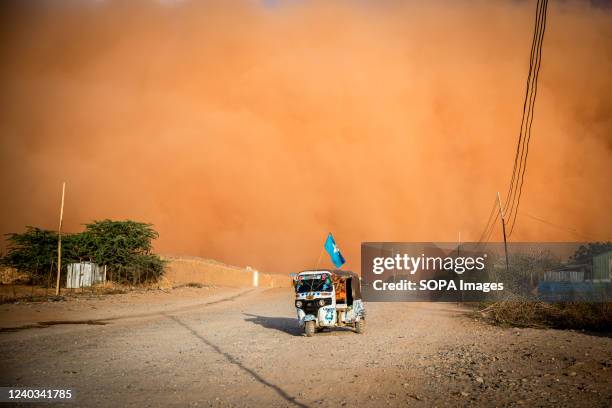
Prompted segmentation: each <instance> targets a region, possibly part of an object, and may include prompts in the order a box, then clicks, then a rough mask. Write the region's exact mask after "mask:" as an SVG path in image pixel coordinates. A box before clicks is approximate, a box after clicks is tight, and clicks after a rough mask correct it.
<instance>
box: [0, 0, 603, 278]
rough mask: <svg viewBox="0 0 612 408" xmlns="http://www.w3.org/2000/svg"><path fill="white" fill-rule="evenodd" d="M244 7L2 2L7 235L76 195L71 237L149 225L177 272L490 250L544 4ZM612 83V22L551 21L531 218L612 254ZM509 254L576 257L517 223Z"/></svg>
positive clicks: (546, 232)
mask: <svg viewBox="0 0 612 408" xmlns="http://www.w3.org/2000/svg"><path fill="white" fill-rule="evenodd" d="M126 3H129V4H126ZM227 3H230V2H206V3H204V4H203V2H198V3H197V4H194V3H192V2H189V1H184V2H171V1H165V2H149V3H143V2H119V1H115V2H113V1H98V2H94V1H91V2H87V1H84V2H76V1H74V2H73V1H59V2H53V3H51V2H39V3H37V5H34V2H27V3H26V2H21V3H15V5H13V6H7V5H6V3H3V4H4V6H3V9H2V22H1V28H0V30H2V38H3V40H2V44H1V45H0V86H1V89H2V92H0V174H1V175H2V186H3V189H2V191H3V197H2V200H1V201H0V214H1V215H0V233H7V232H16V231H22V230H23V228H24V226H25V225H37V226H42V227H46V228H56V227H57V218H58V207H59V201H60V191H61V182H62V181H63V180H65V181H66V182H67V197H66V207H65V228H66V230H68V231H78V230H79V229H80V228H81V227H80V224H82V223H85V222H88V221H91V220H93V219H101V218H115V219H126V218H130V219H136V220H141V221H148V222H152V223H153V224H155V226H156V227H157V229H158V230H159V232H160V234H161V237H160V239H159V241H158V242H157V244H156V249H157V250H158V251H159V252H161V253H169V254H189V255H198V256H205V257H210V258H216V259H219V260H222V261H225V262H228V263H232V264H237V265H251V266H254V267H257V268H260V269H262V270H267V271H272V272H289V271H293V270H295V269H305V268H310V267H313V266H315V264H316V262H317V259H318V257H319V254H320V250H321V247H322V245H323V241H324V239H325V236H326V234H327V232H328V231H332V232H333V233H334V235H335V236H336V239H337V241H338V243H339V245H340V247H341V249H342V250H343V252H344V253H345V257H346V258H347V260H348V264H347V267H348V268H353V269H357V270H358V269H359V245H360V242H361V241H379V240H380V241H383V240H384V241H392V240H398V241H400V240H401V241H403V240H419V241H422V240H445V241H449V240H450V241H452V240H456V239H457V237H458V234H459V232H460V231H461V236H462V238H463V240H477V239H478V237H479V236H480V233H481V230H482V228H483V227H484V223H485V222H486V218H487V216H488V214H489V210H490V208H491V205H492V203H493V199H494V197H495V192H496V191H498V190H499V191H502V192H504V191H506V189H507V185H508V182H509V178H510V175H511V171H512V162H513V158H514V156H513V155H514V149H515V144H516V139H517V135H518V130H519V127H520V119H521V112H522V104H523V97H524V92H525V81H526V77H527V69H528V57H529V50H530V46H531V37H532V32H533V20H534V12H535V3H534V2H531V1H528V2H507V3H501V2H495V3H494V4H492V2H486V1H483V2H460V1H448V2H431V3H429V2H428V3H427V4H415V3H413V2H407V3H401V2H392V1H387V2H375V1H360V2H334V3H333V4H329V2H283V1H279V2H276V3H272V2H267V3H258V2H242V3H238V2H231V4H232V5H231V6H230V5H228V4H227ZM611 72H612V11H611V10H610V9H604V8H596V7H593V6H590V5H589V4H588V3H586V2H580V3H572V2H551V4H550V6H549V15H548V26H547V32H546V36H545V40H544V49H543V63H542V69H541V71H540V83H539V85H540V87H539V90H538V99H537V102H536V110H535V121H534V125H533V136H532V144H531V148H530V155H529V164H528V169H527V176H526V183H525V187H524V191H523V199H522V203H521V211H522V212H526V213H528V214H531V215H534V216H537V217H541V218H543V219H546V220H547V221H549V222H552V223H554V224H558V225H561V226H563V227H565V228H567V229H574V230H576V231H578V232H579V233H580V234H582V235H583V236H586V237H588V238H591V239H600V240H603V239H611V238H612V236H611V235H612V234H611V232H612V217H611V216H610V214H611V213H612V193H611V190H610V186H611V183H610V180H611V176H612V166H611V164H610V163H611V159H612V120H611V116H610V112H611V108H612V93H611V92H610V90H611V89H612V83H611V78H612V76H611V75H610V73H611ZM494 239H499V231H496V232H495V233H494ZM512 239H513V240H556V241H559V240H580V239H581V237H580V236H577V235H575V234H572V233H570V232H566V231H564V230H562V229H556V228H553V227H551V226H549V225H546V224H543V223H539V222H537V221H534V220H532V219H530V218H526V217H525V216H520V215H519V218H518V224H517V227H516V230H515V233H514V235H513V237H512ZM322 265H329V263H328V261H327V260H326V259H325V258H324V261H323V262H322Z"/></svg>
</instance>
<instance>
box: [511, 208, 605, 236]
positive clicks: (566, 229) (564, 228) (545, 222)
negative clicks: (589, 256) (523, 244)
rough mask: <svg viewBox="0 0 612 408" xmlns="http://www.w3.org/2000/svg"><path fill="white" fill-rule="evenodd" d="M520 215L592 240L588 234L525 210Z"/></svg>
mask: <svg viewBox="0 0 612 408" xmlns="http://www.w3.org/2000/svg"><path fill="white" fill-rule="evenodd" d="M521 215H524V216H525V217H529V218H531V219H533V220H536V221H539V222H541V223H543V224H547V225H549V226H551V227H554V228H557V229H560V230H563V231H566V232H569V233H571V234H574V235H576V236H578V237H580V238H583V239H586V240H589V241H592V240H593V238H592V237H589V236H587V235H584V234H582V233H580V232H578V231H576V230H575V229H573V228H568V227H564V226H562V225H558V224H554V223H552V222H550V221H546V220H545V219H542V218H539V217H536V216H535V215H531V214H527V213H526V212H524V211H522V212H521Z"/></svg>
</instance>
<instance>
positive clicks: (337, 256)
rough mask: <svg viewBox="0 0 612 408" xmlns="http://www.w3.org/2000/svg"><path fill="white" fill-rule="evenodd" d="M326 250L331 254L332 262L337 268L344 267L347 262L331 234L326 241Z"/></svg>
mask: <svg viewBox="0 0 612 408" xmlns="http://www.w3.org/2000/svg"><path fill="white" fill-rule="evenodd" d="M325 250H326V251H327V253H328V254H329V256H330V258H331V261H332V262H333V263H334V265H336V268H340V267H341V266H342V265H344V263H345V262H346V261H345V260H344V257H343V256H342V253H341V252H340V248H338V245H336V241H335V240H334V236H333V235H332V234H331V232H330V233H329V234H328V235H327V239H326V240H325Z"/></svg>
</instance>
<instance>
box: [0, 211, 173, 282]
mask: <svg viewBox="0 0 612 408" xmlns="http://www.w3.org/2000/svg"><path fill="white" fill-rule="evenodd" d="M158 236H159V234H158V233H157V231H155V230H154V229H153V227H152V225H151V224H146V223H141V222H136V221H130V220H127V221H112V220H102V221H94V222H93V223H90V224H86V225H85V231H83V232H80V233H76V234H65V235H62V266H63V267H62V272H64V271H65V270H66V265H67V264H68V263H73V262H83V261H90V262H95V263H97V264H99V265H106V266H107V271H108V274H107V278H108V279H111V280H114V281H116V282H130V283H139V282H143V281H145V280H147V279H149V280H150V279H157V278H159V277H160V276H161V275H162V274H163V273H164V265H165V262H164V261H163V260H162V259H161V258H160V257H159V256H157V255H155V254H153V253H152V241H153V240H154V239H156V238H157V237H158ZM7 237H8V242H9V248H8V251H7V253H6V255H5V256H4V257H2V259H0V262H1V263H2V264H3V265H6V266H10V267H13V268H15V269H17V270H19V271H22V272H27V273H28V274H30V276H32V278H33V280H35V281H40V280H41V278H43V277H45V276H47V275H48V273H49V271H50V269H51V268H52V266H53V264H54V263H55V262H56V260H57V233H56V232H54V231H48V230H43V229H40V228H36V227H26V231H25V232H24V233H21V234H16V233H12V234H7Z"/></svg>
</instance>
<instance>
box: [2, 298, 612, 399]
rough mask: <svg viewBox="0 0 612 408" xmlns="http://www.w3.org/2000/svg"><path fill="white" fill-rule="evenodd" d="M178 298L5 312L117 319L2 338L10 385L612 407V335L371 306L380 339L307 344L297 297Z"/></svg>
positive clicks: (109, 392) (338, 336) (442, 310)
mask: <svg viewBox="0 0 612 408" xmlns="http://www.w3.org/2000/svg"><path fill="white" fill-rule="evenodd" d="M121 296H123V295H121ZM164 296H165V297H164ZM164 296H162V297H159V296H158V297H153V299H155V300H151V301H149V300H147V299H148V298H147V295H142V296H141V297H142V299H140V298H139V299H138V301H134V302H131V301H130V297H129V296H127V295H126V296H124V297H123V298H121V297H119V298H117V297H113V299H114V300H100V301H85V302H83V301H81V302H63V305H61V306H57V305H47V304H42V305H34V306H32V305H3V306H1V307H0V309H1V310H2V312H1V314H0V320H1V321H2V322H3V325H4V326H5V327H7V326H11V327H15V326H20V325H22V326H23V325H24V324H26V323H27V322H26V321H27V319H28V316H29V318H30V320H31V319H32V318H33V317H32V316H34V317H36V316H44V317H45V318H48V317H50V316H52V315H53V314H55V315H58V313H59V312H60V311H61V317H62V318H63V319H70V320H77V319H75V317H76V316H79V317H80V318H81V319H80V320H84V319H85V320H84V321H83V323H84V322H85V321H86V319H105V318H108V319H106V320H103V321H97V323H100V324H95V325H93V324H78V325H74V324H51V325H38V326H36V325H32V324H30V327H35V328H28V329H23V330H17V331H14V332H10V331H8V332H7V331H4V332H2V333H0V347H1V350H2V360H3V361H2V364H1V366H2V371H1V379H0V381H1V383H2V384H1V385H13V386H56V387H59V386H66V387H73V388H74V389H76V392H77V398H78V401H79V403H78V404H77V405H78V406H95V407H97V406H100V407H105V406H116V405H117V402H118V401H121V403H120V404H119V405H123V406H127V405H128V404H135V405H134V406H150V407H158V406H168V405H176V406H237V407H243V406H279V407H285V406H287V407H291V406H298V407H328V406H372V407H380V406H406V405H408V404H409V405H411V406H440V407H441V406H483V405H484V406H515V405H525V406H530V407H534V406H568V407H570V406H571V407H577V406H584V407H595V406H602V407H603V406H610V404H612V339H611V338H609V337H598V336H592V335H588V334H583V333H576V332H568V331H555V330H536V329H504V328H498V327H492V326H489V325H487V324H484V323H482V322H479V321H475V320H473V319H471V318H469V317H467V316H466V315H465V309H461V308H460V307H458V306H456V305H454V304H434V303H428V304H425V303H419V304H416V303H396V304H392V303H369V304H367V305H366V308H367V312H368V326H367V331H366V334H364V335H358V334H355V333H353V332H351V331H349V330H334V331H331V332H323V333H320V334H317V335H316V336H315V337H313V338H306V337H303V336H302V332H301V330H300V329H299V328H297V325H296V321H295V317H294V310H293V307H292V304H293V301H292V295H291V293H290V291H288V290H286V289H282V290H281V289H274V290H250V291H238V290H233V291H223V290H217V291H213V292H210V291H208V292H207V291H205V290H204V289H192V290H190V291H189V292H176V293H174V294H168V295H164ZM117 299H119V300H117ZM121 299H124V300H121ZM159 299H162V300H159ZM10 316H13V318H12V319H13V321H10V319H11V318H10ZM15 316H18V317H19V318H15ZM43 320H44V319H43ZM55 320H58V319H55ZM36 321H41V320H36ZM7 322H8V323H7ZM102 323H106V324H102ZM113 401H115V403H113ZM66 405H67V406H74V405H72V404H66Z"/></svg>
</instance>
